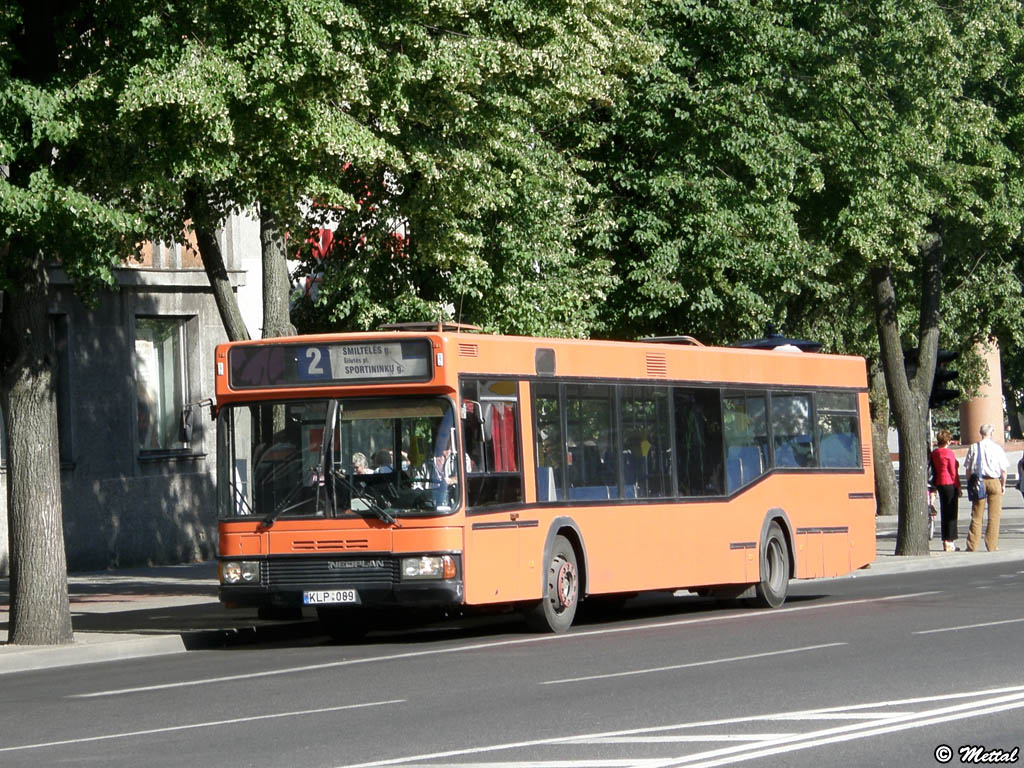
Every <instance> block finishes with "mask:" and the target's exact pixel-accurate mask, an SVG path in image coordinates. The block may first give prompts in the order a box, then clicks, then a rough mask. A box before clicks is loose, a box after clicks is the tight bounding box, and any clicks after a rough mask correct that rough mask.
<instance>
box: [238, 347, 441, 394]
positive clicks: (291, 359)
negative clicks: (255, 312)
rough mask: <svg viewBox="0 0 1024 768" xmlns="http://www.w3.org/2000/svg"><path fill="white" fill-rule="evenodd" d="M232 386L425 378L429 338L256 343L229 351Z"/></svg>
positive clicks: (325, 383)
mask: <svg viewBox="0 0 1024 768" xmlns="http://www.w3.org/2000/svg"><path fill="white" fill-rule="evenodd" d="M228 365H229V367H230V376H231V379H230V384H231V387H232V389H255V388H263V387H308V386H314V387H315V386H325V385H338V384H340V385H344V384H357V383H363V382H386V381H429V380H430V374H431V370H430V341H429V340H427V339H415V340H412V341H374V340H370V341H356V342H319V343H315V344H296V343H294V342H292V343H282V344H275V343H269V344H258V345H253V346H241V347H233V348H232V349H231V350H230V351H229V352H228Z"/></svg>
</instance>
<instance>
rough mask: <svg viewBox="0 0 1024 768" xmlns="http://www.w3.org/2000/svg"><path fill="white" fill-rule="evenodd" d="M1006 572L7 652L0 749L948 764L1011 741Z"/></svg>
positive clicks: (1014, 685)
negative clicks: (21, 660) (553, 629)
mask: <svg viewBox="0 0 1024 768" xmlns="http://www.w3.org/2000/svg"><path fill="white" fill-rule="evenodd" d="M1022 587H1024V566H1022V564H1021V563H1020V562H1009V563H1002V564H993V565H991V566H989V565H985V566H976V567H972V568H967V569H949V570H931V571H922V572H913V573H902V574H894V575H892V576H874V577H871V578H845V579H838V580H831V581H817V582H806V583H794V584H793V585H792V589H791V596H790V600H789V601H788V602H787V603H786V605H785V606H784V607H783V608H781V609H779V610H775V611H760V610H753V609H748V608H743V607H735V606H719V605H715V604H713V603H710V602H709V601H706V600H701V599H698V598H695V597H692V596H684V597H671V596H666V597H663V598H659V599H644V600H639V601H633V602H631V603H630V604H628V605H627V607H626V608H625V609H624V610H623V611H621V613H619V614H618V615H616V616H615V617H614V618H612V619H608V618H605V619H594V620H591V621H589V622H585V623H583V624H581V625H579V626H577V627H574V629H573V631H572V632H571V633H569V634H567V635H561V636H551V635H536V634H530V633H528V632H527V631H526V630H525V629H524V628H523V627H522V625H521V624H520V623H518V622H517V621H514V620H513V617H489V618H484V619H475V620H472V621H463V622H448V623H444V624H441V625H437V626H433V627H428V628H417V629H406V630H396V631H391V632H386V633H379V634H375V635H371V636H370V637H369V638H368V639H367V641H366V642H364V643H362V644H360V645H354V646H341V645H332V644H330V643H329V642H328V641H327V639H326V638H325V637H323V636H321V635H318V634H314V633H313V632H312V630H309V631H308V632H307V633H306V634H297V635H295V636H293V637H291V638H289V639H287V640H283V641H282V640H279V639H278V640H277V641H276V642H273V643H265V644H263V645H249V646H246V647H243V648H238V647H235V648H226V649H222V650H215V651H202V652H193V653H189V654H184V655H176V656H167V657H155V658H150V659H145V660H131V661H122V662H117V663H103V664H92V665H85V666H80V667H74V668H67V669H56V670H44V671H38V672H25V673H18V674H12V675H7V676H5V677H4V679H3V694H2V696H0V766H4V767H5V768H18V767H20V766H105V767H107V766H109V767H117V766H132V767H133V768H136V767H138V766H181V765H201V766H203V767H204V768H217V767H219V766H231V767H232V768H234V767H235V766H259V767H260V768H263V767H264V766H282V767H285V766H287V767H288V768H293V767H294V766H310V768H321V767H323V768H341V767H342V766H346V767H350V766H367V765H402V766H452V765H455V766H488V767H489V768H490V767H497V766H503V767H509V768H511V767H512V766H520V767H523V768H597V767H601V766H608V768H617V767H620V766H637V767H638V768H640V767H642V768H654V767H655V766H658V767H663V768H668V767H669V766H712V765H736V764H750V765H758V766H773V767H774V766H805V765H806V766H811V765H814V766H820V765H852V766H858V765H864V766H869V765H870V766H877V765H889V764H897V765H905V766H918V765H920V766H925V765H927V766H935V765H941V764H942V763H941V762H937V760H936V754H938V756H939V757H940V758H944V757H945V755H944V753H943V749H942V748H943V747H948V749H949V752H950V754H951V760H950V762H949V763H948V764H951V765H961V764H964V763H963V761H962V756H961V749H962V748H964V747H972V746H973V747H978V748H979V749H980V750H984V751H983V752H981V751H979V752H976V753H975V756H976V757H977V756H981V755H987V756H988V757H989V759H991V757H992V755H995V754H996V753H995V752H993V750H1002V751H1003V752H1004V753H1005V754H1007V755H1011V754H1012V751H1013V750H1014V749H1018V750H1020V749H1024V643H1022V642H1021V635H1022V633H1024V589H1022ZM937 750H938V752H937ZM1018 762H1020V757H1019V755H1018Z"/></svg>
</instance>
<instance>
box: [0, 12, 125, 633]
mask: <svg viewBox="0 0 1024 768" xmlns="http://www.w3.org/2000/svg"><path fill="white" fill-rule="evenodd" d="M97 13H98V10H97V9H96V8H94V7H93V6H92V4H85V3H73V2H39V3H33V4H24V3H13V2H3V3H0V169H2V172H0V291H2V292H3V318H2V324H0V407H2V408H3V416H4V424H5V426H6V437H7V463H8V466H7V470H8V472H7V483H8V494H7V515H8V523H9V525H8V530H9V543H10V569H11V622H10V633H9V640H10V642H12V643H24V644H50V643H66V642H70V641H71V639H72V633H71V618H70V612H69V608H68V601H67V581H66V578H67V576H66V573H65V557H64V540H63V532H62V527H61V497H60V468H59V462H58V458H57V439H56V436H57V426H56V425H57V413H56V403H55V398H54V390H55V386H54V383H53V377H54V354H53V339H52V338H51V332H50V323H49V317H48V315H47V306H48V272H47V266H48V264H50V263H51V262H52V261H53V260H54V259H56V258H59V259H60V264H61V267H62V268H63V269H64V270H65V271H66V272H67V274H68V275H69V276H70V277H71V278H72V279H74V280H75V281H76V282H77V283H78V284H79V285H81V286H82V287H83V288H84V289H85V290H89V289H93V288H96V287H97V286H101V285H105V284H109V283H110V282H112V269H113V267H114V266H115V265H116V264H118V263H119V261H120V259H121V258H123V257H124V256H125V255H127V254H128V253H130V252H131V250H132V243H133V242H134V239H135V238H134V233H135V232H137V231H138V229H139V226H140V224H141V221H140V219H139V217H138V216H137V214H136V213H135V212H134V211H133V210H131V209H130V208H128V207H126V206H123V205H121V204H120V202H119V199H118V195H117V194H116V190H117V188H118V181H117V178H116V171H115V167H116V163H117V159H118V158H116V157H114V156H111V155H109V154H105V149H106V147H105V145H104V144H103V142H102V141H97V136H98V135H99V133H100V129H99V128H98V126H101V125H103V124H104V123H105V121H106V120H107V119H108V118H109V117H110V109H109V108H110V102H109V99H108V96H107V94H106V93H105V92H104V90H103V86H102V83H101V82H100V81H101V79H102V78H100V77H99V76H98V75H97V71H98V67H99V64H100V62H101V61H102V59H103V52H102V51H103V48H104V41H103V39H102V38H101V37H99V36H97V35H96V34H95V31H94V27H93V25H94V23H95V20H96V14H97Z"/></svg>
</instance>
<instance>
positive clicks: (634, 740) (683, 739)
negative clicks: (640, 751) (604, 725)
mask: <svg viewBox="0 0 1024 768" xmlns="http://www.w3.org/2000/svg"><path fill="white" fill-rule="evenodd" d="M796 735H797V734H796V733H790V732H783V733H698V734H678V735H675V736H609V737H608V738H601V739H587V742H586V743H587V744H693V743H700V742H713V741H767V740H768V739H782V738H785V737H787V736H796ZM573 743H574V744H580V743H581V742H578V741H575V742H573ZM657 759H658V758H652V760H657Z"/></svg>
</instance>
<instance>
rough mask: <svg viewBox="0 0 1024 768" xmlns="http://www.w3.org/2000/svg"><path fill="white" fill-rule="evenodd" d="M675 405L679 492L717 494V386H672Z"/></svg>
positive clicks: (719, 435)
mask: <svg viewBox="0 0 1024 768" xmlns="http://www.w3.org/2000/svg"><path fill="white" fill-rule="evenodd" d="M672 397H673V401H674V405H675V422H676V423H675V428H676V454H677V456H676V471H677V473H678V475H677V479H678V482H679V494H680V495H681V496H720V495H721V494H722V493H723V488H724V471H723V466H722V456H723V454H724V449H723V447H722V405H721V398H720V396H719V393H718V390H717V389H687V388H684V387H676V388H674V389H673V390H672Z"/></svg>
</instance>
